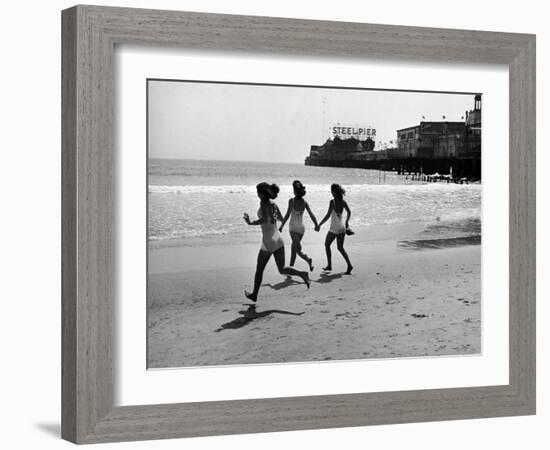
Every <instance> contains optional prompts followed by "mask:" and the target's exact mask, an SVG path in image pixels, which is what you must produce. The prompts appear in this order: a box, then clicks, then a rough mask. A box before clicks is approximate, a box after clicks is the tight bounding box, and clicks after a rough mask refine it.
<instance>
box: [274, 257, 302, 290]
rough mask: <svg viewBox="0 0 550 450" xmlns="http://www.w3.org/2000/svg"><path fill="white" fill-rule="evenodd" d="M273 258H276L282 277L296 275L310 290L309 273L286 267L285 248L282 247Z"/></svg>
mask: <svg viewBox="0 0 550 450" xmlns="http://www.w3.org/2000/svg"><path fill="white" fill-rule="evenodd" d="M273 256H274V258H275V263H276V264H277V269H279V273H280V274H281V275H294V276H297V277H300V278H301V279H302V280H304V283H305V284H306V285H307V287H308V289H309V275H308V273H307V272H301V271H299V270H296V269H294V268H292V267H285V248H284V247H281V248H280V249H278V250H275V252H274V253H273Z"/></svg>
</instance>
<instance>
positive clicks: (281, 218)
mask: <svg viewBox="0 0 550 450" xmlns="http://www.w3.org/2000/svg"><path fill="white" fill-rule="evenodd" d="M273 206H274V207H275V216H276V217H277V220H280V221H281V222H282V221H283V219H284V217H283V215H282V214H281V210H280V209H279V207H278V206H277V203H273Z"/></svg>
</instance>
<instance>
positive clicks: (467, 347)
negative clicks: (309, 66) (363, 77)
mask: <svg viewBox="0 0 550 450" xmlns="http://www.w3.org/2000/svg"><path fill="white" fill-rule="evenodd" d="M481 111H482V94H481V93H475V92H457V93H452V92H420V91H404V90H403V91H401V90H377V89H366V88H348V87H346V88H342V87H338V86H322V87H321V86H297V85H268V84H251V83H234V82H232V83H226V82H219V81H217V82H212V81H202V80H201V81H199V80H163V79H148V80H147V179H148V182H147V194H146V195H147V367H148V368H149V369H161V368H175V367H194V366H221V365H242V364H273V363H291V362H292V363H295V362H311V361H338V360H340V361H342V360H359V359H373V358H374V359H376V358H409V357H437V356H453V355H476V354H480V353H481V352H482V349H481V327H482V322H481V301H482V299H481V242H482V239H481V193H482V185H481V183H482V180H481V127H482V125H481V122H482V120H481V117H482V113H481Z"/></svg>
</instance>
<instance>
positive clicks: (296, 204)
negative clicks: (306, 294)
mask: <svg viewBox="0 0 550 450" xmlns="http://www.w3.org/2000/svg"><path fill="white" fill-rule="evenodd" d="M292 188H293V189H294V198H291V199H290V200H289V201H288V209H287V211H286V214H285V217H284V218H283V223H282V224H281V227H280V228H279V231H281V232H282V231H283V227H284V226H285V223H286V221H287V220H288V218H289V217H290V223H289V225H288V230H289V232H290V238H291V239H292V247H291V249H292V253H291V255H290V265H291V266H294V262H295V261H296V255H298V256H299V257H300V258H302V259H303V260H304V261H305V262H307V263H308V265H309V270H310V272H311V271H313V265H312V262H313V260H312V259H311V258H310V257H309V256H307V255H306V254H305V253H304V252H302V244H301V241H302V238H303V237H304V233H305V231H306V227H305V226H304V220H303V218H304V211H307V212H308V214H309V217H310V218H311V220H312V221H313V224H314V225H315V227H317V219H316V218H315V216H314V215H313V213H312V212H311V209H310V208H309V205H308V203H307V202H306V201H305V200H304V195H306V187H305V186H304V185H303V184H302V183H301V182H300V181H298V180H295V181H294V182H293V183H292Z"/></svg>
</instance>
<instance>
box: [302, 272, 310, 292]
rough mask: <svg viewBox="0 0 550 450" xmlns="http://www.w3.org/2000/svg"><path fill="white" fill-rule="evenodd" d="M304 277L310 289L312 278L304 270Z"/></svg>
mask: <svg viewBox="0 0 550 450" xmlns="http://www.w3.org/2000/svg"><path fill="white" fill-rule="evenodd" d="M302 278H303V280H304V283H305V284H306V286H307V288H308V289H309V286H310V284H311V280H310V279H309V275H308V273H307V272H304V276H303V277H302Z"/></svg>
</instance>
